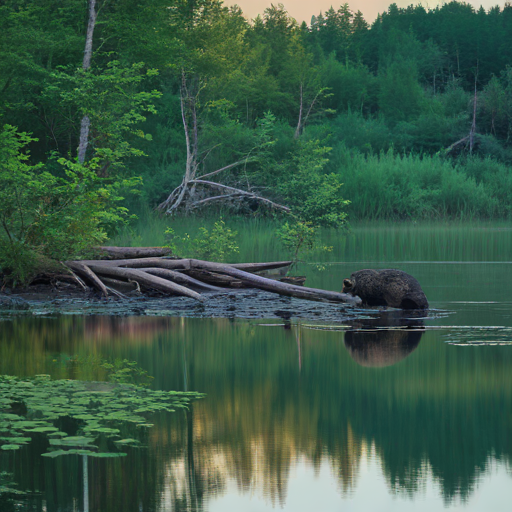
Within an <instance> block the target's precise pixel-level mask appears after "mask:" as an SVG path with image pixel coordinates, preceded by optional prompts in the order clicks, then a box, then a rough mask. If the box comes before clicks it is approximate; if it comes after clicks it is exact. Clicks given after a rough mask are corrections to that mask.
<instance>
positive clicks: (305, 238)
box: [276, 220, 333, 264]
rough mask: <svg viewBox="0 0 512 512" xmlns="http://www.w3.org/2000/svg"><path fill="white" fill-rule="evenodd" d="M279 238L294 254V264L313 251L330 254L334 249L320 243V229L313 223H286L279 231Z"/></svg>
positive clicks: (277, 232) (277, 234) (277, 233)
mask: <svg viewBox="0 0 512 512" xmlns="http://www.w3.org/2000/svg"><path fill="white" fill-rule="evenodd" d="M276 236H277V238H278V239H279V240H280V241H281V242H282V244H283V245H284V246H285V247H286V249H288V250H289V251H290V252H291V254H292V260H293V263H294V264H296V263H297V262H298V261H300V257H301V256H304V255H305V254H307V253H308V252H311V251H313V250H316V251H322V252H330V251H332V249H333V248H332V247H328V246H325V245H321V244H320V242H319V239H320V237H319V229H318V227H315V226H314V225H313V223H312V222H304V221H300V220H298V221H295V222H293V223H291V224H290V223H288V222H285V223H284V224H283V225H282V226H281V227H280V228H279V229H278V230H277V231H276Z"/></svg>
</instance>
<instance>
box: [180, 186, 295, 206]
mask: <svg viewBox="0 0 512 512" xmlns="http://www.w3.org/2000/svg"><path fill="white" fill-rule="evenodd" d="M189 183H195V184H196V185H205V186H208V187H212V188H218V189H219V190H226V191H229V192H231V193H236V194H240V195H243V196H246V197H249V198H251V199H255V200H257V201H261V202H262V203H265V204H268V205H270V206H271V207H272V208H275V209H276V210H282V211H284V212H286V213H291V210H290V208H288V207H287V206H283V205H282V204H278V203H274V201H271V200H270V199H266V198H265V197H261V196H258V195H256V194H254V193H253V192H247V191H245V190H242V189H239V188H234V187H228V186H227V185H221V184H220V183H216V182H214V181H206V180H190V181H189Z"/></svg>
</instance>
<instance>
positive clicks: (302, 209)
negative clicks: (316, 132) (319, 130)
mask: <svg viewBox="0 0 512 512" xmlns="http://www.w3.org/2000/svg"><path fill="white" fill-rule="evenodd" d="M330 150H331V148H328V147H325V146H321V145H320V141H318V140H309V141H299V146H298V151H297V152H296V153H295V154H294V155H292V158H291V160H289V161H288V162H287V163H286V164H284V166H285V170H284V173H283V179H282V180H281V183H280V184H279V185H278V190H279V192H280V193H281V194H282V196H283V197H284V198H285V201H286V202H287V203H288V205H289V206H290V207H292V210H293V213H294V215H295V216H296V217H297V218H299V219H300V220H301V221H305V222H309V223H311V224H312V225H315V226H328V227H341V226H342V225H343V224H344V222H345V218H346V213H345V211H344V210H345V207H346V206H347V205H348V204H349V202H350V201H347V200H345V199H343V197H342V195H341V187H342V186H343V183H341V181H340V178H339V175H336V174H334V173H330V174H326V173H324V172H323V169H324V167H325V165H326V164H327V162H328V159H327V158H326V155H327V154H328V153H329V151H330Z"/></svg>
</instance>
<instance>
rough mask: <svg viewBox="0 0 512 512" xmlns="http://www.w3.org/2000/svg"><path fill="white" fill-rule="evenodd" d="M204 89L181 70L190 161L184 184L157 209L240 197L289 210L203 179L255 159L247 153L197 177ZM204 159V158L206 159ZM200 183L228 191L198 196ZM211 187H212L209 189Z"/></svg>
mask: <svg viewBox="0 0 512 512" xmlns="http://www.w3.org/2000/svg"><path fill="white" fill-rule="evenodd" d="M200 91H201V85H200V83H199V79H198V78H197V77H194V78H192V79H191V80H190V79H187V76H186V74H185V72H184V71H183V72H182V77H181V88H180V100H181V101H180V103H181V119H182V123H183V130H184V133H185V145H186V150H187V160H186V164H185V174H184V176H183V180H182V182H181V184H180V185H179V186H178V187H176V188H175V189H174V190H173V191H172V192H171V193H170V194H169V196H168V197H167V199H166V200H165V201H163V202H162V203H160V204H159V205H158V207H157V210H159V211H161V212H163V213H165V214H169V215H172V214H174V213H176V212H177V211H178V209H180V208H182V209H185V210H190V209H195V208H201V207H203V206H206V205H210V204H212V203H213V202H219V201H223V202H226V201H232V200H234V199H237V198H238V199H240V198H250V199H252V200H255V201H257V202H260V203H262V204H264V205H265V206H267V207H270V208H275V209H278V210H282V211H285V212H287V213H289V212H290V209H289V208H287V207H286V206H282V205H279V204H278V203H275V202H274V201H270V200H268V199H266V198H264V197H261V196H260V195H258V194H255V193H253V192H250V191H246V190H242V189H240V188H235V187H227V186H226V185H222V184H220V183H217V182H213V181H205V180H203V179H202V178H211V177H212V176H216V175H218V174H220V173H222V172H224V171H228V170H230V169H234V168H235V167H238V166H240V165H244V164H248V163H251V162H254V161H255V158H253V157H250V156H249V155H247V157H246V158H244V159H242V160H239V161H237V162H233V163H231V164H229V165H226V166H224V167H221V168H220V169H217V170H215V171H213V172H209V173H207V174H204V175H202V176H199V178H198V179H197V171H198V168H199V165H200V163H201V155H200V147H199V146H200V140H199V139H200V128H199V113H198V103H199V93H200ZM203 160H204V159H203ZM198 185H201V188H202V190H203V191H205V190H206V192H209V191H210V190H218V189H223V190H227V189H229V193H228V194H215V195H212V196H210V197H206V198H205V197H204V196H202V197H201V198H197V197H196V194H195V191H196V187H197V186H198ZM208 189H210V190H208Z"/></svg>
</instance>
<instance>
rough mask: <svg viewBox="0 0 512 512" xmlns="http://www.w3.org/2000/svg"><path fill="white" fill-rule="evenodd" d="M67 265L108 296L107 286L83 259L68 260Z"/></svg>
mask: <svg viewBox="0 0 512 512" xmlns="http://www.w3.org/2000/svg"><path fill="white" fill-rule="evenodd" d="M65 265H66V266H68V267H69V268H70V269H72V270H74V271H75V272H76V273H77V274H80V275H82V276H83V277H85V278H86V279H88V280H89V281H91V282H92V284H93V285H94V287H95V288H97V289H98V290H100V291H101V293H102V294H103V295H104V296H105V297H108V290H107V288H106V286H105V285H104V284H103V283H102V281H101V279H100V278H99V277H98V276H97V275H96V274H95V273H94V272H93V271H92V270H91V268H90V267H89V266H88V265H87V264H86V263H84V262H83V261H66V263H65Z"/></svg>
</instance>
